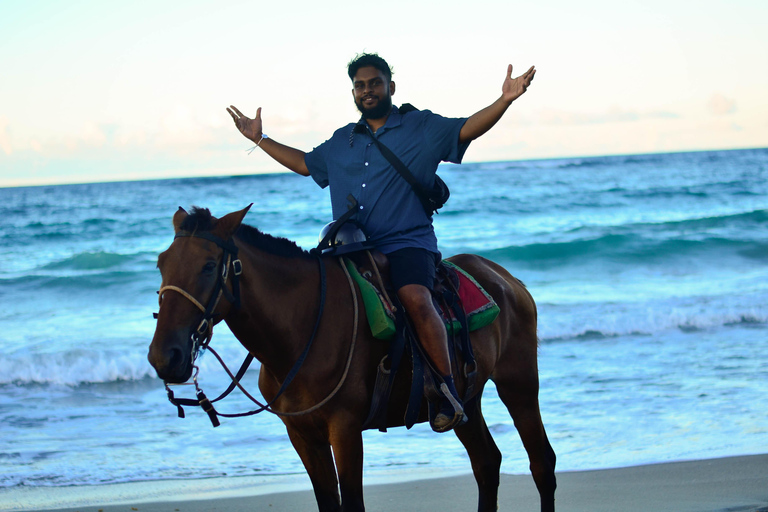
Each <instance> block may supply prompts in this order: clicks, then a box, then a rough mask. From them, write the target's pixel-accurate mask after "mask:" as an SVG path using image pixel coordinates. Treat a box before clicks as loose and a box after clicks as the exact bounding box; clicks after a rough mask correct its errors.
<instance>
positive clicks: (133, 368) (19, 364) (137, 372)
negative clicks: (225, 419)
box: [0, 338, 259, 387]
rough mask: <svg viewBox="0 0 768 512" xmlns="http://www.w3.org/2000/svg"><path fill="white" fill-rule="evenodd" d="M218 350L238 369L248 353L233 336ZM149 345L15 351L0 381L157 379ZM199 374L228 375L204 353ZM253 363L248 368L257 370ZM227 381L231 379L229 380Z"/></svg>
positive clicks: (4, 362)
mask: <svg viewBox="0 0 768 512" xmlns="http://www.w3.org/2000/svg"><path fill="white" fill-rule="evenodd" d="M214 342H218V343H217V352H218V353H219V354H220V355H221V357H222V358H223V359H224V360H225V361H226V362H227V365H228V366H230V367H232V368H233V370H236V369H237V368H238V366H239V365H240V363H241V362H242V360H243V358H244V357H245V355H246V354H247V352H246V351H245V349H244V348H243V347H242V346H241V345H239V344H238V343H237V342H236V341H234V340H226V341H225V340H224V339H223V338H222V339H220V340H216V339H215V340H214ZM148 347H149V341H147V345H146V347H145V348H142V349H127V350H124V351H117V350H85V349H82V348H80V349H71V350H67V351H62V352H40V349H35V350H29V351H25V352H24V353H12V354H10V355H6V356H5V357H4V358H3V359H0V385H9V384H11V385H17V386H29V385H57V386H66V387H76V386H80V385H84V384H112V383H128V382H137V381H141V380H145V379H157V374H156V373H155V370H154V368H152V366H151V365H150V364H149V361H148V360H147V349H148ZM196 364H197V366H198V367H199V368H200V374H201V375H205V377H207V378H214V377H215V378H216V379H221V378H223V379H225V381H226V374H225V373H224V372H223V370H222V369H221V366H220V364H219V362H218V360H217V359H216V358H214V357H213V356H211V355H208V354H205V353H201V357H199V358H198V359H197V362H196ZM258 367H259V365H258V363H254V364H253V365H252V367H251V369H250V370H249V371H253V370H257V369H258ZM226 382H227V383H228V381H226Z"/></svg>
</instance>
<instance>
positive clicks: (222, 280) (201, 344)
mask: <svg viewBox="0 0 768 512" xmlns="http://www.w3.org/2000/svg"><path fill="white" fill-rule="evenodd" d="M180 237H195V238H203V239H206V240H209V241H211V242H214V243H215V244H216V245H217V246H219V247H220V248H221V249H222V250H223V251H224V254H225V255H226V258H222V269H221V272H219V278H218V280H217V284H216V289H215V290H214V292H212V294H211V300H210V301H209V303H208V306H207V307H205V306H203V305H202V304H201V303H200V302H199V301H198V300H197V299H196V298H195V297H194V296H193V295H192V294H190V293H188V292H187V291H185V290H184V289H182V288H180V287H178V286H173V285H167V286H163V287H162V288H161V289H160V290H159V291H158V294H159V295H160V297H159V301H160V304H161V305H162V297H163V293H164V292H165V291H175V292H177V293H179V294H181V295H182V296H184V297H185V298H187V299H188V300H189V301H190V302H192V303H193V304H194V305H195V306H196V307H197V308H198V309H199V310H201V311H202V312H203V318H202V320H201V321H200V324H199V325H198V327H197V329H196V330H195V332H193V333H192V335H191V339H192V354H191V356H192V365H193V368H194V374H193V379H192V380H193V382H192V383H191V384H190V383H184V384H169V383H168V382H165V388H166V391H167V392H168V400H169V401H170V402H171V403H172V404H173V405H175V406H176V407H177V409H178V415H179V417H180V418H184V417H185V414H184V409H183V407H182V406H185V405H186V406H200V407H202V409H203V410H204V411H205V412H206V413H207V414H208V417H209V418H210V420H211V423H212V424H213V426H214V427H218V426H219V424H220V422H219V420H218V416H222V417H226V418H239V417H244V416H252V415H254V414H258V413H260V412H264V411H267V412H271V413H272V414H275V415H279V416H300V415H303V414H308V413H310V412H313V411H315V410H317V409H319V408H320V407H322V406H323V405H325V404H326V403H327V402H328V401H329V400H331V398H333V397H334V396H335V395H336V393H337V392H338V391H339V389H341V386H342V385H343V384H344V382H345V380H346V378H347V375H348V373H349V368H350V366H351V363H352V356H353V354H354V349H355V344H356V342H357V330H358V314H359V313H358V310H359V308H358V302H357V293H356V292H355V289H354V284H353V281H352V277H351V276H350V275H349V272H348V271H347V269H346V266H345V265H344V264H343V262H342V265H341V267H342V268H343V269H344V273H345V274H346V276H347V280H348V282H349V285H350V290H351V292H352V296H353V302H354V327H353V331H352V343H351V345H350V350H349V356H348V358H347V362H346V366H345V368H344V372H343V374H342V376H341V379H340V380H339V383H338V384H337V385H336V387H335V388H334V389H333V390H332V391H331V393H330V394H329V395H328V396H326V397H325V398H324V399H323V400H322V401H320V402H319V403H317V404H315V405H314V406H312V407H310V408H308V409H305V410H303V411H297V412H281V411H276V410H274V408H273V407H272V405H273V404H274V403H275V402H276V401H277V399H278V398H280V396H281V395H282V394H283V393H284V392H285V390H286V388H287V387H288V385H289V384H290V383H291V382H292V381H293V379H294V377H296V374H297V373H298V372H299V369H300V368H301V366H302V364H303V363H304V360H305V359H306V357H307V355H308V353H309V349H310V347H311V346H312V343H313V341H314V340H315V337H316V335H317V331H318V328H319V325H320V320H321V319H322V316H323V311H324V309H325V297H326V281H327V279H326V271H325V263H324V262H323V260H322V258H321V257H320V255H316V257H317V261H318V265H319V268H320V306H319V308H318V313H317V318H316V319H315V325H314V327H313V329H312V334H311V336H310V338H309V341H307V344H306V346H305V347H304V350H303V351H302V353H301V355H300V356H299V358H298V359H297V360H296V362H295V363H294V365H293V367H292V368H291V370H290V371H289V372H288V375H287V376H286V378H285V380H284V381H283V384H282V385H281V386H280V389H279V390H278V392H277V394H276V395H275V396H274V398H272V400H270V401H269V402H268V403H266V404H262V403H261V402H259V400H257V399H256V398H254V397H253V396H251V394H250V393H248V391H246V389H245V388H244V387H243V386H242V384H240V380H241V379H242V377H243V376H244V375H245V372H246V371H247V370H248V367H249V366H250V364H251V363H252V362H253V359H254V357H253V355H252V354H250V353H249V354H248V355H247V356H246V357H245V359H244V360H243V363H242V364H241V366H240V369H239V370H238V371H237V374H236V375H233V374H232V371H231V370H230V369H229V367H228V366H227V365H226V363H225V362H224V360H223V359H222V358H221V356H219V354H218V353H217V352H216V351H215V350H214V349H213V348H212V347H210V346H209V345H210V342H211V338H212V336H213V316H214V310H215V309H216V307H217V306H218V304H219V301H220V300H221V297H222V295H224V296H226V298H227V300H229V301H230V302H231V303H232V305H233V306H235V307H236V308H239V307H240V286H239V284H240V283H239V279H238V278H239V276H240V274H242V270H243V269H242V262H241V261H240V260H239V259H237V251H238V249H237V246H236V245H235V244H234V242H233V241H232V239H229V240H227V241H224V240H223V239H221V238H219V237H216V236H214V235H211V234H209V233H178V234H176V236H175V238H180ZM233 258H234V259H233ZM225 259H226V263H225ZM230 264H231V266H232V269H233V272H232V273H231V275H232V276H233V277H232V290H233V293H230V292H229V290H228V289H227V286H226V283H227V279H228V277H229V275H230V272H229V267H230ZM155 318H157V313H156V314H155ZM201 340H202V341H201ZM201 350H202V351H205V350H209V351H210V352H211V353H212V354H213V355H214V356H215V357H216V359H217V360H218V361H219V363H220V364H221V366H222V368H223V369H224V371H225V372H226V373H227V375H229V377H230V379H232V382H231V383H230V385H229V386H228V387H227V389H226V390H225V391H224V392H223V393H222V394H221V395H219V396H218V397H217V398H214V399H213V400H210V399H208V397H206V395H205V393H204V392H203V390H202V389H201V388H200V386H199V385H198V382H197V374H198V372H199V368H198V367H197V366H196V365H195V364H194V363H195V361H196V360H197V357H198V355H199V353H200V351H201ZM173 385H194V386H195V390H196V396H197V399H196V400H195V399H190V398H176V397H175V396H174V394H173V390H171V388H170V386H173ZM235 387H237V388H238V389H240V391H241V392H242V393H243V394H244V395H245V396H246V397H248V399H250V400H251V401H252V402H253V403H255V404H256V405H258V406H259V408H258V409H255V410H252V411H248V412H244V413H237V414H225V413H221V412H218V411H217V410H216V409H215V407H214V406H213V404H214V403H215V402H218V401H219V400H222V399H223V398H225V397H226V396H228V395H229V394H230V393H231V392H232V391H233V390H234V389H235Z"/></svg>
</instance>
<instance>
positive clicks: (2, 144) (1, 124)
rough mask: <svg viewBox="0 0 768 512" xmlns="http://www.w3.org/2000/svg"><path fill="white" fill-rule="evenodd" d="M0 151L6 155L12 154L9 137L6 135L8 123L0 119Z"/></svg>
mask: <svg viewBox="0 0 768 512" xmlns="http://www.w3.org/2000/svg"><path fill="white" fill-rule="evenodd" d="M0 150H2V151H3V153H5V154H6V155H10V154H11V153H13V147H12V146H11V136H10V134H9V133H8V121H6V120H5V119H4V118H2V117H0Z"/></svg>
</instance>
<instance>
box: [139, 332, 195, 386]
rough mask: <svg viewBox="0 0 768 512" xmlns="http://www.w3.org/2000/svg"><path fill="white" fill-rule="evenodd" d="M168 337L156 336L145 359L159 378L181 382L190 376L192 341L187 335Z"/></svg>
mask: <svg viewBox="0 0 768 512" xmlns="http://www.w3.org/2000/svg"><path fill="white" fill-rule="evenodd" d="M170 338H171V339H167V338H166V339H162V340H159V339H158V338H157V336H156V337H155V338H154V339H153V340H152V344H151V345H150V346H149V354H148V355H147V359H148V360H149V364H151V365H152V367H153V368H154V369H155V371H156V372H157V376H158V377H159V378H160V379H162V380H164V381H165V382H167V383H169V384H181V383H183V382H186V381H188V380H189V378H190V377H191V376H192V370H193V365H192V342H191V340H190V337H189V336H188V335H187V336H171V337H170Z"/></svg>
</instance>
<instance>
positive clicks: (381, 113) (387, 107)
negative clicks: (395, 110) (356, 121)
mask: <svg viewBox="0 0 768 512" xmlns="http://www.w3.org/2000/svg"><path fill="white" fill-rule="evenodd" d="M355 104H356V105H357V110H359V111H360V113H361V114H363V118H364V119H381V118H382V117H386V116H387V115H389V112H390V111H391V110H392V95H391V94H387V95H386V96H385V97H384V98H379V102H378V103H376V106H375V107H372V108H365V107H364V106H363V100H360V102H357V101H355Z"/></svg>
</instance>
